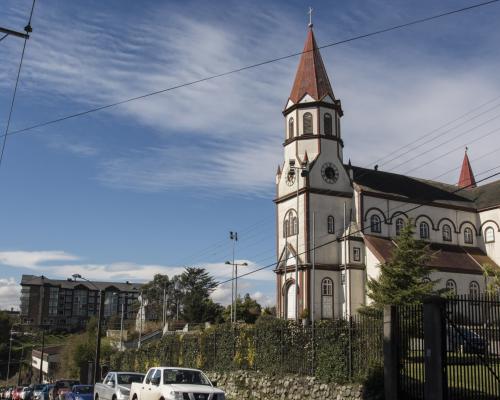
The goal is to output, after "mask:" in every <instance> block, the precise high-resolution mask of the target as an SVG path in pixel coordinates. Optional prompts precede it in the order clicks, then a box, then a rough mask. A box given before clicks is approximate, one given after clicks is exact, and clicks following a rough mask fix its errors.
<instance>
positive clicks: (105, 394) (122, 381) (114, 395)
mask: <svg viewBox="0 0 500 400" xmlns="http://www.w3.org/2000/svg"><path fill="white" fill-rule="evenodd" d="M143 380H144V374H139V373H137V372H114V371H111V372H108V374H107V375H106V378H104V380H103V382H102V383H96V384H95V385H94V400H129V393H130V386H131V385H132V383H133V382H142V381H143Z"/></svg>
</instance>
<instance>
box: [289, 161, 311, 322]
mask: <svg viewBox="0 0 500 400" xmlns="http://www.w3.org/2000/svg"><path fill="white" fill-rule="evenodd" d="M289 165H290V172H289V174H290V175H292V176H293V175H296V178H297V179H296V181H297V232H296V236H295V238H296V240H295V321H297V322H298V321H299V188H300V183H299V177H298V173H297V172H298V171H300V176H302V177H303V178H305V177H306V176H308V175H309V165H308V162H307V160H306V161H304V162H303V163H302V165H295V160H290V161H289ZM292 223H293V220H292ZM302 290H304V288H302ZM313 290H314V288H313Z"/></svg>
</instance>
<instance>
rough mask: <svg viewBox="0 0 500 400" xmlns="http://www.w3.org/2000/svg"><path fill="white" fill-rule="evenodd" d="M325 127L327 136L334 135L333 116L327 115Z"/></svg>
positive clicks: (324, 120) (324, 118) (324, 121)
mask: <svg viewBox="0 0 500 400" xmlns="http://www.w3.org/2000/svg"><path fill="white" fill-rule="evenodd" d="M323 125H324V129H325V135H328V136H331V135H332V134H333V124H332V114H329V113H326V114H325V115H324V116H323Z"/></svg>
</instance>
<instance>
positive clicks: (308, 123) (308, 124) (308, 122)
mask: <svg viewBox="0 0 500 400" xmlns="http://www.w3.org/2000/svg"><path fill="white" fill-rule="evenodd" d="M302 123H303V125H304V134H308V133H313V116H312V114H311V113H310V112H306V113H305V114H304V116H303V117H302Z"/></svg>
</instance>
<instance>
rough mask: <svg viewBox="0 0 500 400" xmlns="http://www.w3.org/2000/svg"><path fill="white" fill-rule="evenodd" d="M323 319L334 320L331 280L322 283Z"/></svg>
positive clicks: (324, 280) (326, 279) (327, 279)
mask: <svg viewBox="0 0 500 400" xmlns="http://www.w3.org/2000/svg"><path fill="white" fill-rule="evenodd" d="M321 318H322V319H329V318H333V281H332V280H331V279H330V278H325V279H323V280H322V281H321Z"/></svg>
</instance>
